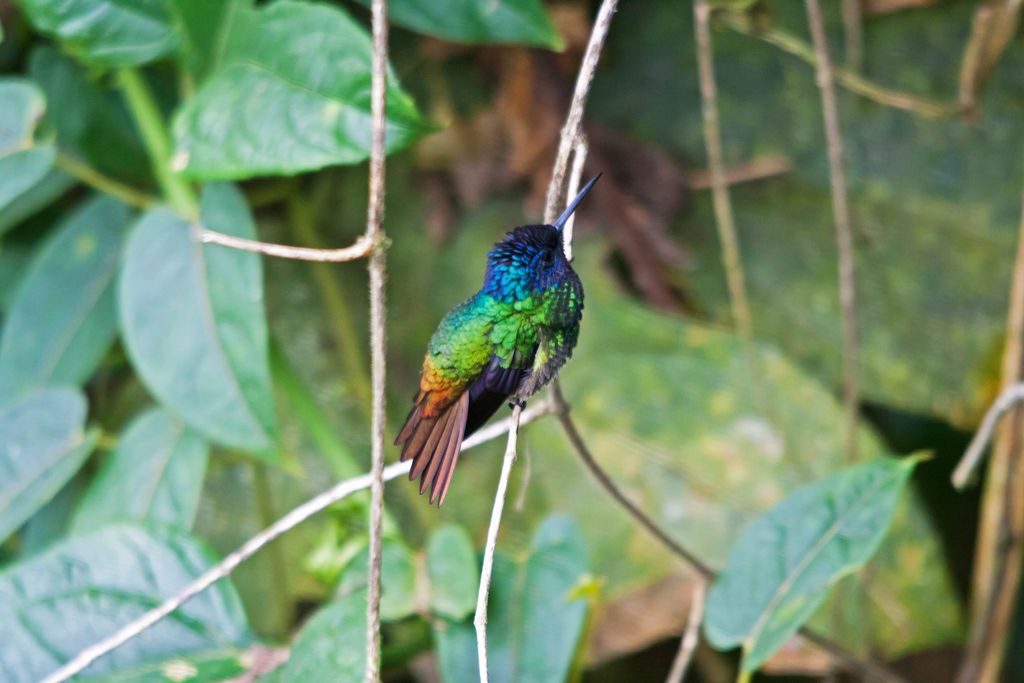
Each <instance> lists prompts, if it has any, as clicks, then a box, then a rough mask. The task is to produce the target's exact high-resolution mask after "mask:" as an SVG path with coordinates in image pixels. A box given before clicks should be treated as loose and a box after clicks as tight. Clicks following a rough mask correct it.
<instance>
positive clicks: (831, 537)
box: [704, 458, 918, 671]
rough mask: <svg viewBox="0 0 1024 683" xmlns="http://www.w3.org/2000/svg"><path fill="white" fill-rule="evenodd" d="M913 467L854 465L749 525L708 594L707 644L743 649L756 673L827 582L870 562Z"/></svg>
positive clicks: (906, 462)
mask: <svg viewBox="0 0 1024 683" xmlns="http://www.w3.org/2000/svg"><path fill="white" fill-rule="evenodd" d="M917 462H918V459H917V458H905V459H903V460H876V461H872V462H867V463H864V464H862V465H858V466H856V467H853V468H850V469H848V470H845V471H843V472H840V473H838V474H835V475H832V476H831V477H828V478H827V479H825V480H823V481H820V482H818V483H816V484H811V485H810V486H806V487H804V488H802V489H799V490H798V491H796V492H795V493H793V494H792V495H790V496H789V497H787V498H786V499H785V500H783V501H782V502H781V503H779V504H778V505H776V506H775V507H774V508H772V509H771V510H769V511H768V512H767V513H766V514H765V515H763V516H762V517H759V518H758V519H757V520H755V521H754V522H753V523H752V524H751V525H750V526H748V527H747V529H746V530H745V531H744V533H743V535H742V536H741V537H740V540H739V541H738V542H737V543H736V545H735V546H734V547H733V549H732V551H731V552H730V553H729V560H728V562H727V563H726V566H725V569H723V570H722V572H721V573H719V575H718V577H717V579H716V580H715V583H714V585H713V586H712V587H711V591H710V593H709V594H708V600H707V606H706V611H705V614H704V633H705V634H706V635H707V638H708V641H709V642H710V643H711V644H712V645H714V646H715V647H717V648H719V649H727V648H731V647H735V646H736V645H740V644H742V645H743V668H744V669H747V670H749V671H752V670H755V669H757V668H758V667H759V666H760V665H761V664H762V663H763V662H764V661H765V660H766V659H768V657H770V656H771V655H772V653H774V652H775V650H777V649H778V648H779V647H781V646H782V645H783V643H785V642H786V640H787V639H788V638H789V637H790V636H792V635H793V634H794V633H796V631H797V629H799V628H800V626H801V625H802V624H803V623H804V622H805V621H806V620H807V619H808V618H809V617H810V616H811V614H812V613H813V612H814V610H815V609H816V608H817V607H818V605H819V604H820V603H821V601H822V600H823V599H824V598H825V595H826V591H827V589H828V587H829V586H830V585H831V584H833V583H834V582H835V581H836V580H837V579H839V578H840V577H842V576H843V575H845V574H849V573H850V572H853V571H854V570H856V569H858V568H860V567H862V566H863V565H864V564H865V563H866V562H867V561H868V560H869V559H870V558H871V556H872V555H873V554H874V552H875V550H876V549H877V548H878V545H879V543H881V541H882V537H883V536H884V535H885V532H886V530H887V529H888V528H889V523H890V521H891V520H892V516H893V511H894V510H895V508H896V504H897V502H899V499H900V494H901V493H902V492H903V488H904V485H905V484H906V482H907V478H908V477H909V476H910V473H911V472H912V471H913V469H914V466H915V465H916V464H917Z"/></svg>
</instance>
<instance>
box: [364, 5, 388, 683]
mask: <svg viewBox="0 0 1024 683" xmlns="http://www.w3.org/2000/svg"><path fill="white" fill-rule="evenodd" d="M371 14H372V19H371V23H372V28H373V81H372V84H371V88H370V109H371V114H372V117H373V121H372V131H371V141H370V197H369V200H368V206H367V209H366V238H367V240H368V241H369V242H370V244H371V245H373V251H372V252H371V253H370V262H369V264H368V269H369V274H370V366H371V373H370V377H371V385H372V390H373V413H372V418H371V421H370V422H371V426H370V437H371V441H370V476H371V479H370V543H369V552H368V555H369V559H368V564H369V567H368V568H367V571H368V575H367V591H366V675H365V677H364V678H365V680H366V683H376V682H377V681H379V680H380V575H381V544H382V542H383V536H384V426H385V422H386V420H387V416H386V415H385V412H384V409H385V396H384V384H385V380H386V376H387V375H386V363H387V360H386V358H385V343H386V334H385V328H384V323H385V320H384V317H385V310H384V268H385V264H384V258H385V245H384V231H383V229H382V227H381V221H382V219H383V214H384V157H385V155H386V153H387V150H386V148H385V146H384V133H385V126H386V124H387V119H386V115H387V74H388V12H387V0H373V5H372V9H371Z"/></svg>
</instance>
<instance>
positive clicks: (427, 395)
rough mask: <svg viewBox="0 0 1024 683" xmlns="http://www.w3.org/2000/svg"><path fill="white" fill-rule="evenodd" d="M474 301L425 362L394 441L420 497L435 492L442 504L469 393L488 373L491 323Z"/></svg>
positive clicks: (448, 324) (441, 332)
mask: <svg viewBox="0 0 1024 683" xmlns="http://www.w3.org/2000/svg"><path fill="white" fill-rule="evenodd" d="M483 313H485V311H484V312H480V311H478V307H476V306H475V305H474V302H473V300H472V299H471V300H470V301H467V302H466V303H465V304H463V305H461V306H458V307H456V308H454V309H452V311H451V312H450V313H449V314H448V315H447V316H445V319H444V320H442V321H441V324H440V325H439V326H438V329H437V332H435V333H434V336H433V337H432V338H431V340H430V346H429V349H428V351H427V355H426V357H425V358H424V360H423V374H422V376H421V377H420V391H419V393H418V394H417V396H416V402H415V405H414V406H413V409H412V411H410V413H409V416H408V417H407V418H406V421H405V425H404V426H403V427H402V430H401V431H400V432H399V434H398V438H396V439H395V444H396V445H401V446H402V455H401V459H402V460H410V459H411V460H412V461H413V462H412V468H411V470H410V472H409V479H416V478H417V477H420V478H421V482H420V493H423V492H424V491H426V490H427V487H428V486H429V487H430V488H431V493H430V502H431V503H433V502H434V501H435V500H437V501H438V505H440V502H441V501H443V500H444V496H445V494H446V493H447V491H448V485H449V484H450V483H451V476H452V472H453V471H454V470H455V462H456V461H457V460H458V455H459V451H460V450H461V448H462V439H463V436H464V434H465V430H466V421H467V418H468V415H469V404H470V395H469V392H468V389H469V387H470V386H471V385H472V384H473V383H474V382H475V381H476V380H477V378H478V377H479V376H480V375H481V374H482V373H483V371H484V369H485V368H486V367H487V365H488V363H489V361H490V358H491V355H492V348H491V346H490V341H489V338H488V334H489V331H490V328H491V326H492V323H491V321H490V320H489V319H488V318H487V317H486V315H483Z"/></svg>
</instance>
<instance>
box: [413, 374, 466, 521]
mask: <svg viewBox="0 0 1024 683" xmlns="http://www.w3.org/2000/svg"><path fill="white" fill-rule="evenodd" d="M423 405H425V402H421V403H420V404H419V405H417V406H416V407H415V408H413V409H412V412H411V413H409V417H408V418H407V419H406V421H405V426H404V427H402V431H401V432H399V434H398V438H397V439H395V445H396V446H397V445H399V444H402V458H401V459H402V460H403V461H405V460H410V459H411V460H412V469H411V470H410V471H409V480H410V481H412V480H414V479H416V478H417V477H420V493H423V492H424V491H426V490H427V486H430V502H431V503H434V501H435V500H436V501H437V506H438V507H441V503H443V502H444V497H445V495H446V494H447V493H448V486H449V485H450V484H451V483H452V473H454V472H455V463H457V462H458V460H459V451H460V450H462V438H463V435H464V433H465V431H466V417H467V416H468V415H469V392H463V394H462V395H461V396H460V397H459V398H458V399H457V400H456V401H455V402H454V403H452V404H451V405H450V406H448V407H447V408H445V411H444V412H443V413H441V414H440V415H438V416H437V417H425V416H424V415H423Z"/></svg>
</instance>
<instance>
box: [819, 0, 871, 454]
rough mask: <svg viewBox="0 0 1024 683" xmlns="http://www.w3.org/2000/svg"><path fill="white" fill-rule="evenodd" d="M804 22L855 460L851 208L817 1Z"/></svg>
mask: <svg viewBox="0 0 1024 683" xmlns="http://www.w3.org/2000/svg"><path fill="white" fill-rule="evenodd" d="M807 21H808V23H809V24H810V26H811V36H812V38H813V39H814V52H815V55H816V56H817V82H818V88H819V89H820V90H821V109H822V113H823V115H824V118H825V139H826V142H827V144H828V166H829V176H830V179H831V182H832V209H833V212H834V213H835V221H836V242H837V244H838V250H839V307H840V309H841V311H842V319H843V412H844V415H845V428H846V435H845V436H846V459H847V462H853V461H854V460H856V458H857V402H858V394H859V383H858V378H857V366H858V359H857V308H856V292H855V288H854V279H853V236H852V234H851V230H850V207H849V204H848V203H847V198H846V177H845V174H844V172H843V138H842V134H841V133H840V130H839V112H838V108H837V106H836V89H835V83H834V82H833V79H832V62H831V60H830V58H829V54H828V43H827V42H826V39H825V26H824V22H823V20H822V17H821V5H820V4H819V2H818V0H807Z"/></svg>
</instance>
